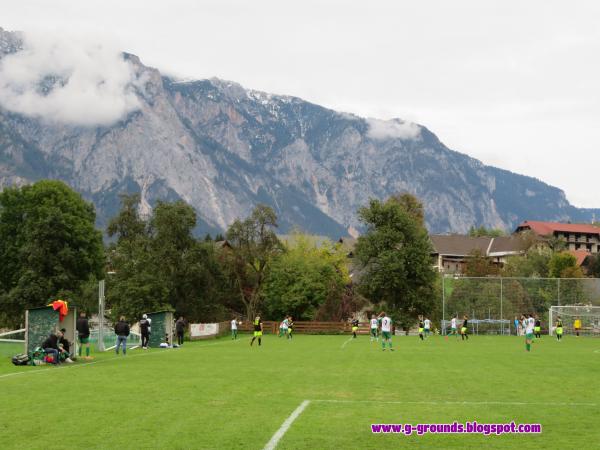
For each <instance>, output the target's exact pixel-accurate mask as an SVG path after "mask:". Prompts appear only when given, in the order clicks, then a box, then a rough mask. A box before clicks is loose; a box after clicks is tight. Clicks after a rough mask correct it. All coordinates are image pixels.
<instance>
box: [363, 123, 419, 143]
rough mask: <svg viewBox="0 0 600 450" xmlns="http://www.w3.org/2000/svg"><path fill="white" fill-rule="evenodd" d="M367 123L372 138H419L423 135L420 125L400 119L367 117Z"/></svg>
mask: <svg viewBox="0 0 600 450" xmlns="http://www.w3.org/2000/svg"><path fill="white" fill-rule="evenodd" d="M367 124H368V125H369V131H368V133H367V134H368V136H369V137H370V138H371V139H377V140H384V139H417V138H418V137H419V136H420V135H421V127H419V125H417V124H416V123H413V122H405V121H403V120H400V119H393V120H379V119H367Z"/></svg>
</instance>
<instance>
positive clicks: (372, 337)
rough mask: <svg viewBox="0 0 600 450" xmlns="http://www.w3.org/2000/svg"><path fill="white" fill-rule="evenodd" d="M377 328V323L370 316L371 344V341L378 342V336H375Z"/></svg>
mask: <svg viewBox="0 0 600 450" xmlns="http://www.w3.org/2000/svg"><path fill="white" fill-rule="evenodd" d="M378 328H379V321H378V320H377V318H376V317H375V316H374V315H373V316H371V342H373V339H375V340H377V341H379V336H378V335H377V329H378Z"/></svg>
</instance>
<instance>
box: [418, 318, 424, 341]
mask: <svg viewBox="0 0 600 450" xmlns="http://www.w3.org/2000/svg"><path fill="white" fill-rule="evenodd" d="M424 331H425V323H424V322H423V316H419V339H421V340H423V333H424Z"/></svg>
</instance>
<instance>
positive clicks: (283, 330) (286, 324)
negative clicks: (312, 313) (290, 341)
mask: <svg viewBox="0 0 600 450" xmlns="http://www.w3.org/2000/svg"><path fill="white" fill-rule="evenodd" d="M289 323H290V321H289V320H288V318H287V317H286V318H285V319H283V320H282V321H281V325H280V327H281V328H280V329H279V337H282V336H285V337H287V334H288V328H289Z"/></svg>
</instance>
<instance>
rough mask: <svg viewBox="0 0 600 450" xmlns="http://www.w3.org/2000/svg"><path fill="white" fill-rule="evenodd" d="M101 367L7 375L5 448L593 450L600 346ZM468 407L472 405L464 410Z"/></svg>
mask: <svg viewBox="0 0 600 450" xmlns="http://www.w3.org/2000/svg"><path fill="white" fill-rule="evenodd" d="M249 340H250V337H249V336H248V335H241V336H240V339H238V341H231V340H229V339H226V338H222V339H218V340H214V341H204V342H198V343H186V344H185V345H184V346H183V348H181V349H173V350H160V349H155V350H149V351H142V350H131V351H130V352H129V354H128V355H127V356H126V357H118V358H116V357H115V355H114V353H113V352H106V353H104V354H101V355H98V354H96V355H95V356H96V359H95V361H94V363H93V364H86V363H83V362H80V363H76V364H73V365H69V366H63V368H54V367H48V366H42V367H14V366H12V365H11V364H10V361H9V360H8V359H7V358H6V357H3V358H2V360H1V362H0V393H1V398H2V402H1V406H0V436H1V438H0V439H1V445H0V446H1V447H2V448H3V449H15V448H19V449H22V448H39V449H49V448H87V449H90V448H112V449H117V448H119V449H122V448H175V449H200V448H210V449H218V448H225V449H238V448H239V449H262V448H264V447H265V445H267V443H268V442H269V441H270V440H271V439H272V437H273V435H274V434H275V433H276V432H277V431H278V430H280V428H281V427H282V424H284V422H285V421H286V419H287V418H288V417H290V415H291V414H292V412H293V411H294V410H296V408H298V406H299V405H300V404H301V403H302V402H303V401H305V400H309V401H310V402H309V403H308V405H307V406H306V408H305V409H304V410H303V411H302V412H301V414H300V415H298V416H297V418H296V419H295V421H293V423H291V425H290V426H289V428H288V429H287V430H286V432H285V434H283V436H282V438H281V440H280V441H279V442H278V444H277V448H280V449H337V448H349V449H350V448H351V449H353V448H357V449H358V448H360V449H380V448H403V447H406V448H408V447H412V448H415V447H416V448H482V447H483V446H485V447H486V448H498V449H500V448H519V449H538V450H539V449H553V448H593V447H595V446H597V445H598V442H600V427H598V423H600V381H599V380H600V377H599V373H598V372H599V369H600V341H599V340H595V339H593V338H579V339H576V338H575V337H572V336H566V337H565V338H564V340H563V342H561V343H558V342H556V340H555V339H553V338H550V337H548V336H544V337H543V338H542V339H541V340H536V342H535V343H534V344H533V350H532V352H531V353H526V352H525V350H524V339H523V338H517V337H489V336H472V337H471V339H470V340H469V341H468V342H461V341H460V340H458V341H457V340H456V339H454V338H450V339H448V340H446V339H444V338H443V337H440V336H434V337H431V338H429V339H428V340H427V341H425V342H420V341H419V340H418V338H417V337H412V336H410V337H405V336H396V337H394V347H395V350H396V351H395V352H393V353H391V352H389V351H385V352H382V351H381V347H380V345H379V344H377V343H375V342H373V343H371V342H370V341H369V338H368V337H367V336H359V338H358V339H356V340H348V336H306V335H296V336H295V337H294V339H293V341H291V342H290V341H286V340H285V339H281V338H277V337H276V336H270V335H268V336H265V337H264V339H263V345H262V347H260V348H259V347H257V346H256V344H255V346H254V347H250V346H249ZM462 402H464V403H462ZM467 420H469V421H472V420H477V421H478V422H479V423H484V422H489V423H506V422H511V421H513V420H514V421H516V422H521V423H540V424H542V426H543V431H542V434H539V435H525V434H513V435H509V434H506V435H501V436H482V435H466V434H460V435H457V434H455V435H453V434H446V435H424V436H417V435H412V436H404V435H400V434H387V435H381V434H379V435H376V434H372V433H371V424H372V423H413V424H416V423H451V422H453V421H458V422H463V421H467Z"/></svg>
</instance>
